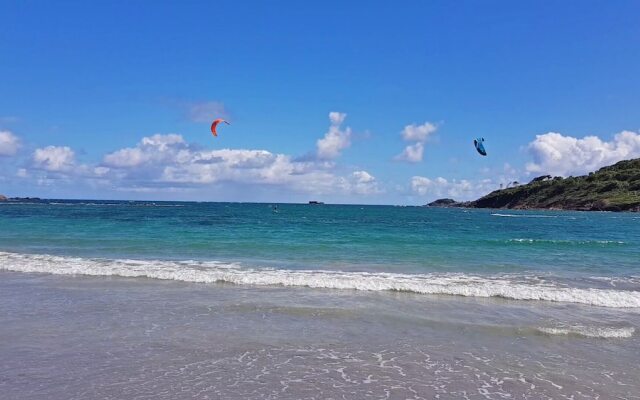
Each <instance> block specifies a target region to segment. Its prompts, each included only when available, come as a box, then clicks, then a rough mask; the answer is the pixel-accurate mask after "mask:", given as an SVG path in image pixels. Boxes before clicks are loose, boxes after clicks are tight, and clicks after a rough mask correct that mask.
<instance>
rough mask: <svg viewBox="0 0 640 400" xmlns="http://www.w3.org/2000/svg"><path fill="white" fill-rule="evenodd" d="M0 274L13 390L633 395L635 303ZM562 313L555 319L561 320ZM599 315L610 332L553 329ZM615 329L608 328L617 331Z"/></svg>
mask: <svg viewBox="0 0 640 400" xmlns="http://www.w3.org/2000/svg"><path fill="white" fill-rule="evenodd" d="M588 308H590V307H589V306H576V305H570V306H567V305H564V304H556V303H546V304H545V305H544V306H543V307H540V306H539V305H536V304H535V303H533V302H521V301H509V300H501V299H479V298H463V297H452V296H424V295H415V294H410V293H388V292H381V293H378V292H374V293H372V292H345V291H334V290H324V289H318V290H308V289H304V288H274V287H254V286H234V285H227V284H193V283H181V282H175V281H155V280H149V279H144V280H141V279H127V278H105V277H76V278H68V277H61V276H56V275H41V274H24V273H14V272H2V273H0V337H2V338H3V340H2V341H0V353H1V354H2V362H0V376H2V377H3V378H2V380H0V391H2V393H4V395H5V396H7V397H6V398H12V399H39V398H49V399H80V398H82V399H84V398H105V399H121V398H128V399H144V398H167V399H175V398H201V399H205V398H237V399H240V398H255V399H260V398H291V399H297V398H318V399H319V398H323V399H324V398H336V399H337V398H391V399H399V398H403V399H404V398H437V396H438V395H440V396H441V398H465V397H466V398H472V399H473V398H495V399H498V398H505V397H508V396H507V395H511V398H532V399H544V398H564V397H567V398H569V397H570V396H571V395H573V396H574V398H602V399H605V398H606V399H609V398H639V397H638V393H640V385H639V383H638V372H637V363H638V361H639V356H638V352H637V349H638V348H640V341H639V340H638V336H637V335H636V334H632V335H631V336H628V335H626V334H625V333H624V332H625V331H624V329H627V330H629V329H635V328H637V327H638V326H640V318H639V316H638V314H637V313H634V312H630V311H628V310H627V311H619V312H616V313H612V312H611V310H609V309H602V311H601V313H600V315H599V316H596V315H594V314H592V312H590V311H588V310H587V309H588ZM560 321H563V322H562V323H560ZM559 324H562V326H565V327H568V326H578V324H579V325H583V326H584V325H589V324H593V326H607V327H609V329H612V331H611V332H618V336H619V337H615V335H614V336H610V335H603V336H596V337H591V336H590V335H583V334H581V333H580V329H579V328H571V329H575V330H574V331H573V333H569V334H564V333H561V334H548V333H545V331H544V329H543V328H549V327H557V326H559ZM615 329H617V331H616V330H615Z"/></svg>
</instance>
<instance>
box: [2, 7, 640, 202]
mask: <svg viewBox="0 0 640 400" xmlns="http://www.w3.org/2000/svg"><path fill="white" fill-rule="evenodd" d="M0 15H3V16H4V18H3V23H2V28H0V54H2V57H1V59H2V61H1V62H0V193H5V194H7V195H12V196H27V195H31V196H41V197H65V198H118V199H158V200H160V199H173V200H205V201H216V200H221V201H222V200H224V201H306V200H309V199H320V200H325V201H331V202H348V203H383V204H388V203H392V204H422V203H424V202H426V201H428V200H432V199H435V198H438V197H455V198H459V199H471V198H475V197H477V196H479V195H482V194H485V193H487V192H489V191H491V190H494V189H497V188H498V187H499V185H500V184H501V183H502V184H506V183H507V182H510V181H513V180H518V181H523V182H524V181H528V180H529V179H531V178H532V177H533V176H536V175H539V174H542V173H550V174H557V175H576V174H581V173H585V172H588V171H590V170H592V169H595V168H598V167H600V166H603V165H606V164H609V163H612V162H615V161H618V160H620V159H624V158H632V157H640V135H639V134H638V131H639V129H640V113H639V112H638V110H640V96H638V93H640V74H638V73H637V70H638V65H640V25H639V24H638V23H637V16H638V15H640V3H638V2H635V1H628V2H626V1H615V2H605V1H601V2H600V1H599V2H596V1H558V2H551V1H543V2H541V1H537V2H524V1H522V2H507V1H482V2H480V1H473V2H466V1H461V2H451V1H441V2H436V1H432V2H424V1H415V2H410V1H407V2H402V3H401V4H398V3H397V2H339V1H336V2H332V1H322V2H293V1H291V2H286V1H281V2H266V1H260V2H258V1H255V2H250V1H246V2H234V1H229V2H216V3H215V4H212V2H204V1H203V2H171V3H170V2H159V1H153V2H152V1H136V2H122V1H112V2H100V3H98V2H80V1H74V2H69V1H63V2H56V3H51V2H44V1H22V2H10V1H5V2H0ZM332 112H333V113H334V114H332V115H333V119H331V118H330V113H332ZM217 116H223V117H225V118H227V119H229V121H230V122H231V123H232V125H231V126H223V127H222V128H221V129H220V131H221V134H220V136H219V137H218V138H215V139H214V138H213V137H212V136H211V134H210V133H209V124H210V122H209V121H210V120H211V119H213V118H214V117H217ZM412 125H413V127H412ZM407 127H409V128H407ZM169 134H173V135H174V136H168V135H169ZM154 135H155V136H154ZM403 135H404V136H403ZM476 136H483V137H485V138H486V143H485V144H486V147H487V150H488V152H489V156H488V157H480V156H479V155H477V154H476V153H475V150H474V148H473V145H472V141H473V138H474V137H476ZM403 137H407V138H409V140H404V139H403ZM143 138H147V140H146V141H145V140H144V139H143ZM323 138H325V141H324V142H323V143H324V144H323V145H324V146H325V150H327V149H329V151H328V152H327V151H325V152H324V153H323V151H322V150H321V149H320V146H322V145H320V144H319V143H318V141H319V140H322V139H323ZM407 146H413V149H414V152H413V155H412V156H407V155H406V154H407V153H405V155H404V156H403V155H402V154H403V151H405V148H406V147H407ZM418 147H419V148H421V149H422V152H421V153H420V152H419V151H418V152H417V153H416V152H415V150H416V149H417V148H418Z"/></svg>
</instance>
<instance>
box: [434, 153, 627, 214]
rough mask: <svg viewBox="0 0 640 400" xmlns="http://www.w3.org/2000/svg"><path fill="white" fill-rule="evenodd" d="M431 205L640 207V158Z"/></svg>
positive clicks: (577, 208)
mask: <svg viewBox="0 0 640 400" xmlns="http://www.w3.org/2000/svg"><path fill="white" fill-rule="evenodd" d="M427 206H429V207H468V208H510V209H521V210H528V209H546V210H579V211H636V212H639V211H640V158H637V159H634V160H625V161H620V162H618V163H616V164H614V165H610V166H608V167H603V168H600V169H599V170H598V171H596V172H591V173H589V175H583V176H577V177H568V178H562V177H559V176H556V177H551V176H550V175H543V176H539V177H537V178H534V179H533V180H531V182H529V183H527V184H524V185H519V186H514V187H510V188H506V189H500V190H496V191H493V192H491V193H489V194H488V195H486V196H483V197H481V198H479V199H477V200H475V201H468V202H457V201H455V200H453V199H439V200H436V201H434V202H432V203H429V204H427Z"/></svg>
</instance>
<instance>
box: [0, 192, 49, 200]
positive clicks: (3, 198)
mask: <svg viewBox="0 0 640 400" xmlns="http://www.w3.org/2000/svg"><path fill="white" fill-rule="evenodd" d="M41 200H42V199H41V198H39V197H7V196H5V195H2V194H0V201H7V202H11V201H13V202H21V201H41Z"/></svg>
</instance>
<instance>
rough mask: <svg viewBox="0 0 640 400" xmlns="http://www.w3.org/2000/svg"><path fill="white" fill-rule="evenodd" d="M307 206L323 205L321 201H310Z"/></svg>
mask: <svg viewBox="0 0 640 400" xmlns="http://www.w3.org/2000/svg"><path fill="white" fill-rule="evenodd" d="M309 204H324V203H323V202H321V201H316V200H311V201H310V202H309Z"/></svg>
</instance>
